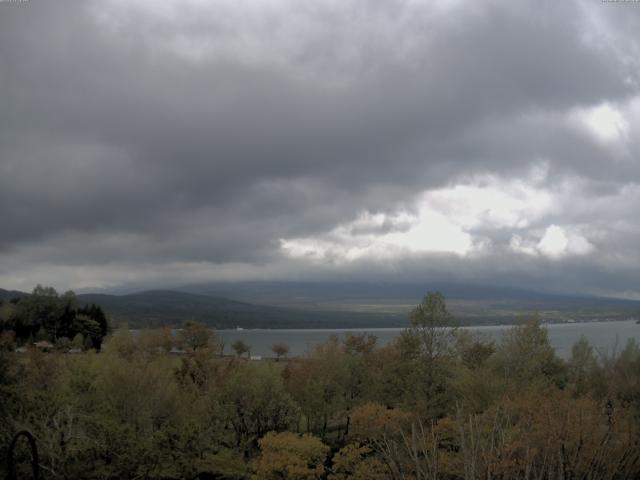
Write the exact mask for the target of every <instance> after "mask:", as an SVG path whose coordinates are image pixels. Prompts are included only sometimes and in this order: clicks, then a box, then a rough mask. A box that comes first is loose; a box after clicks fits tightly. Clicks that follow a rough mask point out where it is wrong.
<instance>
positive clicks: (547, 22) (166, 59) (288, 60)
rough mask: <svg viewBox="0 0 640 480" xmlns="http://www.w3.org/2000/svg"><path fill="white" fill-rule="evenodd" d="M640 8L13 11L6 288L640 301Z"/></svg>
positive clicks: (292, 0) (0, 169) (335, 5)
mask: <svg viewBox="0 0 640 480" xmlns="http://www.w3.org/2000/svg"><path fill="white" fill-rule="evenodd" d="M639 120H640V3H637V2H602V1H601V0H579V1H578V0H565V1H562V2H558V1H556V0H536V1H527V2H513V1H508V0H495V1H494V0H487V1H480V2H463V1H461V0H450V1H447V0H435V1H428V2H427V1H425V2H420V1H417V0H406V1H401V0H371V1H364V0H353V1H349V0H317V1H314V2H300V1H298V0H262V1H247V0H220V1H216V2H211V1H205V0H180V1H170V0H167V1H163V2H157V1H150V0H139V1H136V2H130V1H126V0H100V1H98V0H82V1H80V0H78V1H68V0H60V1H43V0H28V1H24V0H23V1H20V2H9V1H0V287H3V288H13V289H23V290H30V289H31V288H32V287H33V286H34V285H35V284H37V283H42V284H47V285H53V286H55V287H56V288H58V289H61V290H66V289H67V288H73V289H76V290H80V291H82V290H92V289H94V290H95V289H110V288H119V287H122V286H125V287H126V286H129V287H130V288H141V287H158V286H166V287H168V286H173V285H182V284H188V283H194V282H207V281H241V280H267V281H271V280H287V281H296V280H304V281H331V282H346V281H348V282H353V281H368V282H369V281H375V282H403V283H404V282H438V281H442V282H445V281H446V282H452V281H453V282H467V283H477V284H483V285H497V286H511V287H513V286H517V287H520V288H525V289H535V290H544V291H558V292H565V293H569V292H571V293H585V294H598V295H611V296H620V297H627V298H640V249H639V248H638V245H640V212H639V209H638V205H640V122H639Z"/></svg>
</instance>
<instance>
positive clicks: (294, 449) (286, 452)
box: [254, 432, 329, 480]
mask: <svg viewBox="0 0 640 480" xmlns="http://www.w3.org/2000/svg"><path fill="white" fill-rule="evenodd" d="M259 444H260V450H261V451H262V454H261V455H260V458H259V459H258V461H257V462H256V467H255V476H254V478H255V479H256V480H315V479H320V478H323V475H324V473H325V468H324V461H325V459H326V457H327V454H328V453H329V447H328V446H327V445H325V444H324V443H322V441H321V440H320V439H319V438H316V437H313V436H311V435H297V434H295V433H291V432H282V433H274V432H270V433H267V434H266V435H265V436H264V437H263V438H262V439H260V441H259Z"/></svg>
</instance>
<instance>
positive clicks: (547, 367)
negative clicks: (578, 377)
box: [494, 318, 566, 386]
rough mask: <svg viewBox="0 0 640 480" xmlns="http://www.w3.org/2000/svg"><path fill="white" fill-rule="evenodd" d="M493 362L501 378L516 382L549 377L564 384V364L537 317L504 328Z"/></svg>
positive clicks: (527, 383) (558, 383)
mask: <svg viewBox="0 0 640 480" xmlns="http://www.w3.org/2000/svg"><path fill="white" fill-rule="evenodd" d="M494 365H495V366H496V367H497V369H498V371H499V372H500V373H501V374H503V375H504V377H505V378H507V379H509V380H511V381H513V382H515V383H518V384H521V385H522V384H526V385H529V384H531V382H532V381H534V380H536V379H538V380H550V381H553V382H555V383H556V384H557V385H558V386H562V385H564V383H565V382H566V378H565V374H566V372H565V367H564V364H563V362H562V360H560V359H559V358H558V357H557V356H556V353H555V350H554V349H553V347H552V346H551V343H550V342H549V335H548V332H547V329H546V328H544V327H543V326H542V325H541V324H540V320H539V319H538V318H533V319H531V320H529V321H528V322H526V323H524V324H522V325H517V326H515V327H513V328H511V329H510V330H508V331H507V332H506V333H505V334H504V337H503V339H502V342H501V344H500V346H499V348H498V349H497V350H496V354H495V357H494Z"/></svg>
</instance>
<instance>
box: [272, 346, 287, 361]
mask: <svg viewBox="0 0 640 480" xmlns="http://www.w3.org/2000/svg"><path fill="white" fill-rule="evenodd" d="M271 351H272V352H273V353H275V355H276V359H277V360H280V357H286V356H287V355H288V354H289V345H287V344H286V343H284V342H279V343H274V344H273V345H271Z"/></svg>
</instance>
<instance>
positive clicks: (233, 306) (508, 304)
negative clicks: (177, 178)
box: [0, 282, 640, 329]
mask: <svg viewBox="0 0 640 480" xmlns="http://www.w3.org/2000/svg"><path fill="white" fill-rule="evenodd" d="M429 289H434V290H435V289H439V290H441V291H442V292H444V294H445V296H446V297H447V304H448V305H449V308H450V310H451V312H452V313H453V315H454V316H455V317H456V319H457V320H458V321H459V322H460V323H461V324H467V325H468V324H476V325H481V324H505V323H512V322H514V321H518V320H519V319H522V318H524V317H529V316H532V315H536V314H537V315H539V316H540V317H541V318H542V319H543V320H545V321H550V322H555V321H567V320H575V321H587V320H602V319H623V318H630V317H637V316H638V313H639V312H640V302H638V301H631V300H622V299H612V298H601V297H593V296H577V295H574V296H571V295H553V294H546V293H540V292H527V291H524V290H517V289H501V288H497V287H474V286H461V285H438V286H427V285H425V286H419V285H385V284H312V283H275V282H270V283H259V282H252V283H239V284H209V285H199V286H191V287H182V289H181V290H149V291H142V292H136V293H131V294H126V295H109V294H98V293H87V294H80V295H78V301H79V303H80V304H88V303H95V304H98V305H100V306H101V307H103V308H104V310H105V311H106V313H107V315H108V316H109V317H110V318H111V320H112V323H113V324H114V325H115V326H116V327H118V326H124V325H128V326H129V327H131V328H138V327H153V326H162V325H168V326H179V325H181V324H182V323H183V322H184V321H185V320H197V321H201V322H205V323H207V324H208V325H211V326H212V327H214V328H219V329H224V328H236V327H238V326H239V327H243V328H376V327H404V326H407V324H408V314H409V312H410V310H411V308H412V307H414V306H415V305H416V304H417V303H418V302H419V301H420V299H421V297H422V294H423V293H424V292H426V291H427V290H429ZM186 290H191V291H186ZM25 295H28V294H27V293H24V292H18V291H8V290H1V289H0V299H4V300H6V299H9V298H15V297H20V296H25Z"/></svg>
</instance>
